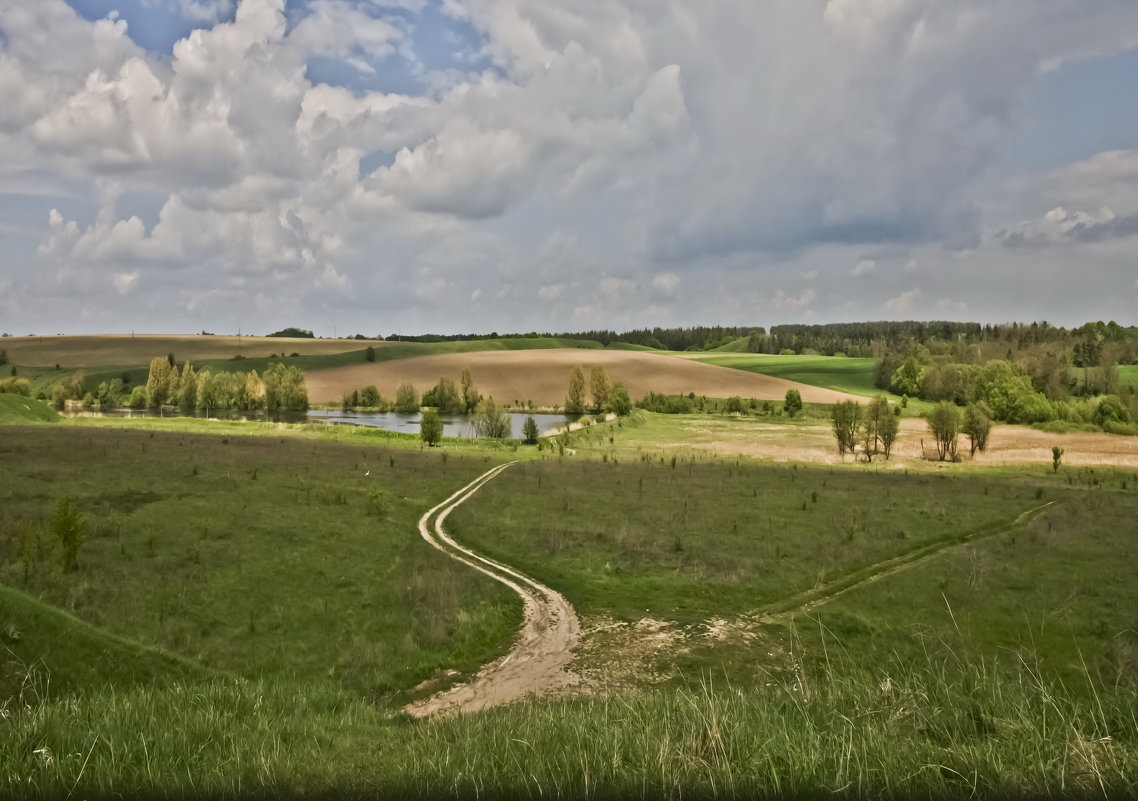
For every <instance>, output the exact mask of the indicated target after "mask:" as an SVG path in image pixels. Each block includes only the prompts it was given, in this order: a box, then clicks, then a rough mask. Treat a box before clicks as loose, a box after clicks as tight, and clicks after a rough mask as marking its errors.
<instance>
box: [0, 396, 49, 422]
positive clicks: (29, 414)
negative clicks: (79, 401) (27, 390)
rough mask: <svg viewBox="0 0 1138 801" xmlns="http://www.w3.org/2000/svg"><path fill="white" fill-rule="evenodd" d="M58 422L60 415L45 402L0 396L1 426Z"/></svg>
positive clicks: (22, 397)
mask: <svg viewBox="0 0 1138 801" xmlns="http://www.w3.org/2000/svg"><path fill="white" fill-rule="evenodd" d="M57 420H59V415H58V414H57V413H56V411H55V410H54V409H52V408H51V407H50V406H48V405H47V404H46V403H44V402H43V401H38V400H36V399H35V398H26V397H24V396H23V395H4V394H0V424H9V425H11V424H14V423H54V422H56V421H57Z"/></svg>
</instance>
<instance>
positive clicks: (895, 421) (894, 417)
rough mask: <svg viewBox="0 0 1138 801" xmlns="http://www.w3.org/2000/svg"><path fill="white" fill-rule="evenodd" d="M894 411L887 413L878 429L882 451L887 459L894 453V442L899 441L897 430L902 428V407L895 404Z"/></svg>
mask: <svg viewBox="0 0 1138 801" xmlns="http://www.w3.org/2000/svg"><path fill="white" fill-rule="evenodd" d="M887 408H888V407H887ZM893 412H894V413H893V414H887V415H885V419H884V420H882V421H881V422H880V424H879V426H878V429H877V434H878V436H879V437H881V452H882V454H884V455H885V458H886V459H888V458H889V456H890V455H891V454H892V453H893V443H894V442H896V441H897V432H898V431H900V430H901V418H900V412H901V409H900V408H898V407H896V406H894V407H893Z"/></svg>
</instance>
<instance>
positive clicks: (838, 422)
mask: <svg viewBox="0 0 1138 801" xmlns="http://www.w3.org/2000/svg"><path fill="white" fill-rule="evenodd" d="M900 411H901V410H900V408H892V409H891V408H890V406H889V401H888V400H886V398H885V396H884V395H878V396H877V397H875V398H873V400H871V401H870V402H869V403H868V404H867V405H866V406H864V407H863V406H862V405H861V404H860V403H858V402H857V401H853V400H848V401H841V402H840V403H836V404H834V407H833V410H832V412H831V417H832V421H833V428H834V438H835V439H836V440H837V442H838V453H839V454H841V456H842V458H845V455H846V454H847V453H849V454H854V453H855V451H856V448H857V446H858V445H860V446H861V452H862V455H863V456H864V457H865V459H866V461H869V462H872V461H873V457H874V456H877V455H878V454H881V455H882V456H884V457H885V458H886V459H888V458H889V456H890V455H891V454H892V452H893V443H894V442H896V441H897V432H898V431H900V429H901V420H900V417H899V415H898V413H899V412H900Z"/></svg>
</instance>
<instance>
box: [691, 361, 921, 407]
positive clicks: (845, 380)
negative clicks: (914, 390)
mask: <svg viewBox="0 0 1138 801" xmlns="http://www.w3.org/2000/svg"><path fill="white" fill-rule="evenodd" d="M700 361H702V362H707V363H709V364H717V365H719V366H721V367H732V368H734V369H736V370H746V371H748V372H751V373H761V374H762V375H769V376H774V377H775V378H785V379H786V380H787V381H797V382H799V383H802V384H809V385H811V386H815V387H823V388H825V389H833V390H836V391H838V392H849V393H851V394H853V395H865V396H867V397H872V396H874V395H885V396H886V397H887V398H889V399H890V400H893V401H896V402H900V400H901V396H900V395H894V394H893V393H891V392H886V391H885V390H881V389H878V388H877V387H875V386H874V385H873V365H874V360H873V359H870V358H859V357H853V356H776V355H772V354H765V353H750V354H747V355H740V356H712V357H709V358H706V359H700ZM909 406H910V408H912V409H913V410H915V411H922V410H926V409H927V408H931V407H932V404H930V403H926V402H925V401H921V400H918V399H915V398H910V399H909Z"/></svg>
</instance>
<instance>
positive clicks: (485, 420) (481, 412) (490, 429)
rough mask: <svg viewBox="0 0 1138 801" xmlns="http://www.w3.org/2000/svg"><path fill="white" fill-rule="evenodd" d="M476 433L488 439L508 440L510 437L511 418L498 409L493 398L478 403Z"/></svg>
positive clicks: (475, 421)
mask: <svg viewBox="0 0 1138 801" xmlns="http://www.w3.org/2000/svg"><path fill="white" fill-rule="evenodd" d="M474 431H475V432H476V433H477V434H478V436H480V437H486V438H488V439H506V438H507V437H509V436H510V418H509V416H508V415H507V414H506V413H505V412H503V411H501V410H500V409H499V408H498V404H496V403H495V402H494V397H493V396H491V397H489V398H487V399H485V400H483V401H480V402H479V403H478V410H477V412H475V415H474Z"/></svg>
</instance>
